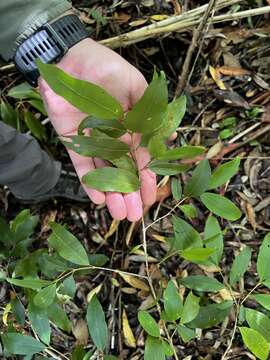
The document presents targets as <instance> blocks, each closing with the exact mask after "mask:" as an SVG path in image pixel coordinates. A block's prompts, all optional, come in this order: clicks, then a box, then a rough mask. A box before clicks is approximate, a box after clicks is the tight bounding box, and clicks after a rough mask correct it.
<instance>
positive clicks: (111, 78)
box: [39, 39, 156, 221]
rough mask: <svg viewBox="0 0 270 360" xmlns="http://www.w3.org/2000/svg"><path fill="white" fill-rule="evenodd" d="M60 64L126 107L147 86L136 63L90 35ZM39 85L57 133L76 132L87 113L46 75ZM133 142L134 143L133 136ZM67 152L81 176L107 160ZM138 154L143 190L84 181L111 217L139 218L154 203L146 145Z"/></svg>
mask: <svg viewBox="0 0 270 360" xmlns="http://www.w3.org/2000/svg"><path fill="white" fill-rule="evenodd" d="M58 66H59V67H61V68H62V69H63V70H65V71H66V72H68V73H70V74H71V75H73V76H75V77H77V78H79V79H82V80H86V81H89V82H92V83H95V84H97V85H99V86H101V87H102V88H104V89H105V90H107V91H108V92H109V93H110V94H111V95H112V96H114V97H115V98H116V99H117V100H118V101H119V102H120V103H121V105H122V107H123V109H124V111H128V110H130V109H131V108H132V106H133V105H134V104H135V103H136V102H137V101H138V100H139V98H140V97H141V96H142V95H143V93H144V90H145V88H146V86H147V82H146V80H145V79H144V77H143V75H142V74H141V73H140V72H139V71H138V70H137V69H136V68H135V67H133V66H132V65H130V64H129V63H128V62H127V61H126V60H124V59H123V58H122V57H121V56H119V55H118V54H117V53H115V52H114V51H112V50H110V49H108V48H106V47H104V46H102V45H100V44H98V43H96V42H95V41H93V40H91V39H85V40H83V41H81V42H80V43H78V44H77V45H75V46H74V47H72V48H71V49H70V51H69V52H68V53H67V54H66V55H65V57H64V58H63V59H62V60H61V61H60V62H59V63H58ZM39 88H40V93H41V95H42V97H43V100H44V102H45V105H46V108H47V111H48V115H49V117H50V120H51V122H52V124H53V126H54V128H55V129H56V131H57V133H58V135H59V136H70V135H75V134H77V128H78V126H79V124H80V122H81V120H82V119H83V118H84V117H85V116H86V115H85V114H83V113H82V112H80V111H79V110H77V109H76V108H74V107H73V106H72V105H71V104H69V103H68V102H67V101H66V100H64V99H63V98H62V97H61V96H58V95H56V94H55V93H54V92H53V91H52V90H51V89H50V87H49V86H48V85H47V83H46V82H45V81H44V80H43V79H40V82H39ZM121 140H122V141H125V142H126V143H128V144H129V145H131V139H130V138H129V136H128V135H126V136H125V135H124V136H123V137H122V139H121ZM132 145H133V146H134V139H133V144H132ZM68 152H69V155H70V158H71V160H72V162H73V164H74V167H75V169H76V172H77V174H78V176H79V178H80V179H81V178H82V176H83V175H85V174H86V173H87V172H89V171H91V170H94V169H95V168H97V167H102V166H104V165H105V164H106V163H105V162H104V161H103V160H102V159H98V158H88V157H83V156H80V155H78V154H76V153H75V152H73V151H72V150H68ZM133 155H134V154H133ZM135 158H136V162H137V166H138V169H139V171H140V179H141V189H140V191H137V192H134V193H129V194H121V193H116V192H109V193H102V192H100V191H98V190H95V189H90V188H88V187H86V186H85V185H84V188H85V191H86V192H87V194H88V196H89V198H90V199H91V200H92V201H93V202H94V203H95V204H102V203H104V202H106V205H107V207H108V209H109V211H110V213H111V215H112V217H113V218H115V219H118V220H122V219H125V218H127V219H128V220H130V221H136V220H139V219H140V218H141V216H142V212H143V210H142V209H143V204H144V205H152V204H153V203H154V201H155V198H156V176H155V174H154V173H153V172H152V171H150V170H149V169H146V168H145V165H146V164H147V163H148V162H149V160H150V155H149V153H148V151H147V150H146V148H142V147H138V148H137V150H136V151H135Z"/></svg>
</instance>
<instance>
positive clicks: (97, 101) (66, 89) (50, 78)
mask: <svg viewBox="0 0 270 360" xmlns="http://www.w3.org/2000/svg"><path fill="white" fill-rule="evenodd" d="M38 69H39V71H40V74H41V76H42V77H43V79H45V80H46V82H47V83H48V84H49V86H50V87H51V88H52V90H53V91H54V92H55V93H56V94H57V95H60V96H62V97H63V98H64V99H65V100H67V101H68V102H69V103H70V104H72V105H73V106H75V107H76V108H77V109H79V110H80V111H82V112H84V113H86V114H89V115H93V116H95V117H97V118H101V119H115V118H121V117H122V116H123V109H122V107H121V105H120V104H119V102H118V101H117V100H116V99H114V98H113V97H112V96H111V95H109V94H108V93H107V92H106V91H105V90H104V89H102V88H101V87H99V86H97V85H95V84H92V83H89V82H87V81H84V80H79V79H76V78H74V77H73V76H71V75H69V74H67V73H65V72H64V71H63V70H61V69H59V68H58V67H57V66H55V65H52V64H43V63H42V62H41V61H38Z"/></svg>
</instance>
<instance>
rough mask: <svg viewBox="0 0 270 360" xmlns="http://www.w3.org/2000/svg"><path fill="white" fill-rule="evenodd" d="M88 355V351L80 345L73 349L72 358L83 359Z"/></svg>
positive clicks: (73, 359)
mask: <svg viewBox="0 0 270 360" xmlns="http://www.w3.org/2000/svg"><path fill="white" fill-rule="evenodd" d="M85 355H86V352H85V350H84V348H83V346H82V345H78V346H76V347H75V349H74V350H73V351H72V354H71V359H70V360H83V359H84V356H85Z"/></svg>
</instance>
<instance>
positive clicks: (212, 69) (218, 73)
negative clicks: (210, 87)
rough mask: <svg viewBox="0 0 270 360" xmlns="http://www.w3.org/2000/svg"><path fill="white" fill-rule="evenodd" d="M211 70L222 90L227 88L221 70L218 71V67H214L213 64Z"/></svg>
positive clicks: (213, 77)
mask: <svg viewBox="0 0 270 360" xmlns="http://www.w3.org/2000/svg"><path fill="white" fill-rule="evenodd" d="M209 72H210V74H211V76H212V79H213V80H214V81H215V83H216V84H217V86H218V87H219V88H220V89H221V90H226V86H225V85H224V83H223V81H222V80H221V78H220V72H219V71H218V69H216V68H214V67H213V66H211V65H209Z"/></svg>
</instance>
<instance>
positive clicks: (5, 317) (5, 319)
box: [2, 303, 12, 326]
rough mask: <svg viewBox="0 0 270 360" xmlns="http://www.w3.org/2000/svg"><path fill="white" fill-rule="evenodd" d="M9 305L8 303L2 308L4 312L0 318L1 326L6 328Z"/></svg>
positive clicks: (9, 310) (9, 311)
mask: <svg viewBox="0 0 270 360" xmlns="http://www.w3.org/2000/svg"><path fill="white" fill-rule="evenodd" d="M11 308H12V307H11V303H8V304H7V305H6V306H5V308H4V311H3V316H2V321H3V324H4V325H6V326H8V315H9V314H10V313H11Z"/></svg>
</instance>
